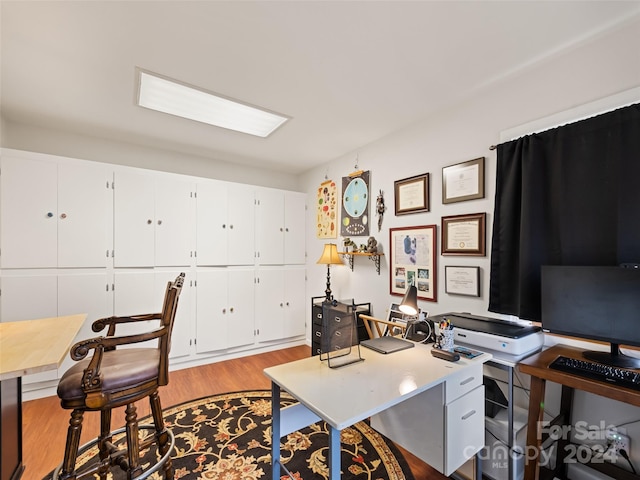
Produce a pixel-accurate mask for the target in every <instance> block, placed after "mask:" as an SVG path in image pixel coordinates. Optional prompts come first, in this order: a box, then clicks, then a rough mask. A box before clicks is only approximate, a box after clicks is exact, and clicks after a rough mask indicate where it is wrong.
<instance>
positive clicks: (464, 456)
mask: <svg viewBox="0 0 640 480" xmlns="http://www.w3.org/2000/svg"><path fill="white" fill-rule="evenodd" d="M447 383H448V382H447ZM445 425H446V426H445V429H444V432H445V448H444V451H445V461H444V472H443V473H444V474H445V475H446V476H449V475H451V474H452V473H453V472H454V471H456V470H457V469H458V468H460V467H461V466H462V465H463V464H464V463H465V462H466V461H467V460H469V459H470V458H471V457H473V456H474V455H475V454H476V453H477V452H479V451H480V449H481V448H482V447H484V385H480V386H479V387H477V388H476V389H475V390H473V391H471V392H469V393H467V394H466V395H464V396H463V397H460V398H458V399H457V400H455V401H453V402H451V403H449V404H448V405H446V406H445Z"/></svg>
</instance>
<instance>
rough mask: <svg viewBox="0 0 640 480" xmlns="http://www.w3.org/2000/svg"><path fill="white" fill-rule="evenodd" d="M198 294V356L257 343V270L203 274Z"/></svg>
mask: <svg viewBox="0 0 640 480" xmlns="http://www.w3.org/2000/svg"><path fill="white" fill-rule="evenodd" d="M196 290H197V292H196V296H197V299H196V312H197V317H196V351H197V352H198V353H206V352H213V351H217V350H226V349H230V348H235V347H241V346H245V345H251V344H253V343H254V338H255V333H254V331H255V328H254V321H253V319H254V272H253V268H243V267H229V268H211V269H207V270H199V271H198V278H197V289H196Z"/></svg>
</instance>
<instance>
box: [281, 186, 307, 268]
mask: <svg viewBox="0 0 640 480" xmlns="http://www.w3.org/2000/svg"><path fill="white" fill-rule="evenodd" d="M284 198H285V202H284V263H285V264H287V265H296V264H304V263H305V260H306V258H305V257H306V248H305V217H306V200H307V196H306V194H304V193H297V192H286V193H285V197H284Z"/></svg>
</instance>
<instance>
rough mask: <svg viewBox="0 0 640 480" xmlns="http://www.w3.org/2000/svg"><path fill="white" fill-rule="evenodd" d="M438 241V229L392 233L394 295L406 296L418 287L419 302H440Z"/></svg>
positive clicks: (392, 230)
mask: <svg viewBox="0 0 640 480" xmlns="http://www.w3.org/2000/svg"><path fill="white" fill-rule="evenodd" d="M436 240H437V239H436V225H424V226H420V227H401V228H390V229H389V250H390V252H389V253H390V259H391V260H390V265H389V277H390V278H389V289H390V293H391V295H404V294H405V293H406V291H407V288H409V287H410V286H411V285H415V286H416V289H417V290H418V298H421V299H423V300H429V301H431V302H435V301H436V300H437V289H436V274H437V272H438V269H437V267H436Z"/></svg>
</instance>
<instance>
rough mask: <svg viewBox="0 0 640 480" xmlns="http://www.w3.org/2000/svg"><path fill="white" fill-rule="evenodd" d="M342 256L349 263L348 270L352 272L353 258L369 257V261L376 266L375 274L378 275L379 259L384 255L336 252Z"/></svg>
mask: <svg viewBox="0 0 640 480" xmlns="http://www.w3.org/2000/svg"><path fill="white" fill-rule="evenodd" d="M338 253H339V254H340V255H342V256H344V257H345V258H346V259H347V261H348V262H349V268H351V271H352V272H353V257H369V260H371V261H373V263H375V265H376V272H378V275H380V257H382V256H384V253H366V252H338Z"/></svg>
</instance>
